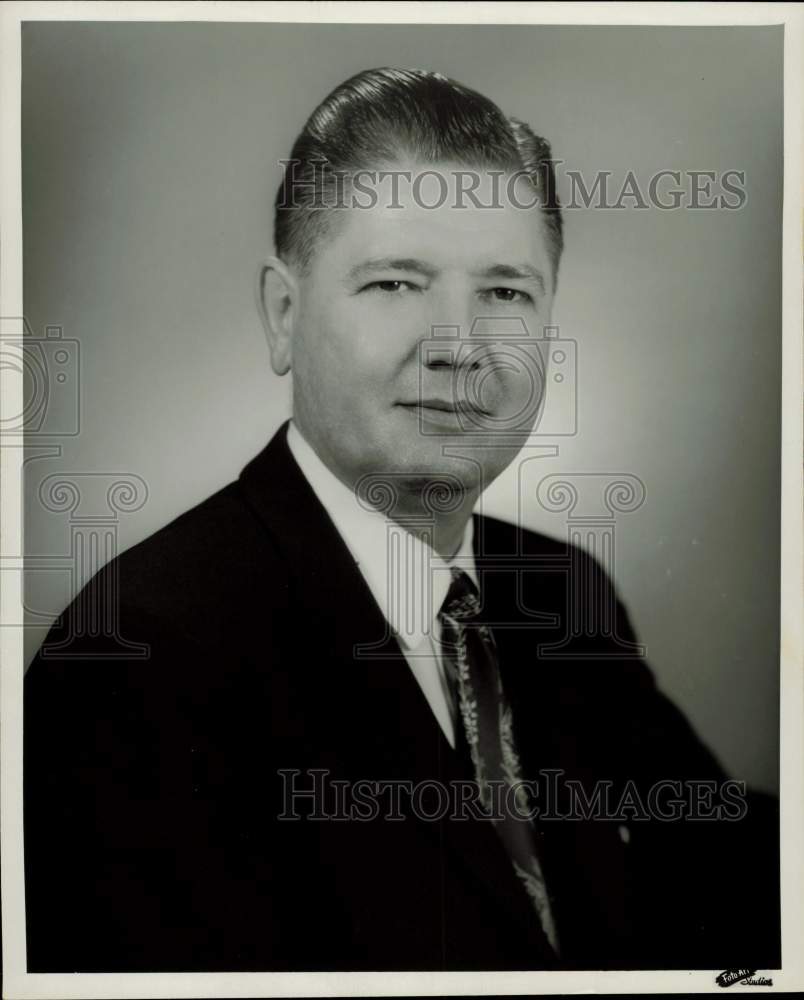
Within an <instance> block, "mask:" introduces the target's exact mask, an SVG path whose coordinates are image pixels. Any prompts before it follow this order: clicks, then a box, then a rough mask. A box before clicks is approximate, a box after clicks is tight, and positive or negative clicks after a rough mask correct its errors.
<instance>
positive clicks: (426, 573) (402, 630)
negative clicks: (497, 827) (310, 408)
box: [287, 420, 478, 747]
mask: <svg viewBox="0 0 804 1000" xmlns="http://www.w3.org/2000/svg"><path fill="white" fill-rule="evenodd" d="M287 441H288V447H289V448H290V451H291V454H292V455H293V457H294V458H295V460H296V462H297V463H298V465H299V468H300V469H301V471H302V473H303V474H304V477H305V479H306V480H307V481H308V483H309V484H310V486H311V487H312V490H313V492H314V493H315V495H316V496H317V497H318V499H319V501H320V502H321V504H322V506H323V507H324V509H325V510H326V512H327V513H328V514H329V516H330V518H331V520H332V522H333V524H334V525H335V527H336V528H337V530H338V533H339V534H340V536H341V538H343V540H344V542H345V543H346V545H347V547H348V549H349V551H350V552H351V554H352V557H353V559H354V561H355V563H356V564H357V566H358V568H359V569H360V572H361V573H362V574H363V578H364V579H365V581H366V583H367V584H368V587H369V590H370V591H371V593H372V595H373V597H374V600H375V601H376V602H377V605H378V606H379V608H380V611H381V612H382V614H383V615H384V617H385V619H386V621H387V622H388V624H389V625H390V627H391V629H392V630H393V633H394V635H395V637H396V638H397V640H398V641H399V645H400V647H401V649H402V652H403V653H404V655H405V658H406V659H407V661H408V664H409V665H410V669H411V671H412V672H413V676H414V677H415V678H416V680H417V682H418V684H419V686H420V687H421V689H422V692H423V693H424V696H425V698H426V699H427V702H428V704H429V705H430V708H431V709H432V711H433V715H435V717H436V719H437V720H438V724H439V725H440V726H441V729H442V731H443V733H444V735H445V737H446V738H447V740H448V741H449V743H450V745H451V746H453V747H454V746H455V719H454V717H453V712H454V710H455V709H454V706H453V704H452V697H451V695H450V691H449V686H448V684H447V680H446V676H445V673H444V667H443V664H442V662H441V657H440V655H439V653H438V640H439V638H440V634H441V623H440V621H439V619H438V613H439V611H440V610H441V606H442V604H443V603H444V599H445V598H446V596H447V591H448V590H449V585H450V582H451V574H450V569H451V567H452V566H457V567H459V568H460V569H462V570H464V571H465V572H466V573H468V574H469V576H470V577H471V579H472V580H473V581H474V583H475V585H477V584H478V578H477V571H476V568H475V558H474V552H473V549H472V537H473V525H472V519H471V518H470V519H469V521H468V522H467V525H466V531H465V532H464V536H463V541H462V543H461V546H460V548H459V549H458V551H457V552H456V554H455V555H454V556H453V558H452V559H451V560H450V561H449V562H447V561H445V560H444V559H442V558H441V556H439V555H438V553H437V552H436V551H435V550H434V549H433V548H431V546H429V545H428V544H427V543H426V542H424V541H422V540H421V539H420V538H418V537H417V536H415V535H413V534H412V533H411V532H409V531H406V530H405V529H404V528H403V527H401V526H400V525H398V524H397V523H396V522H394V521H392V520H391V519H390V518H388V517H386V516H385V515H384V514H382V513H381V512H380V511H378V510H375V509H372V508H369V509H367V508H366V507H365V506H363V505H362V504H361V503H360V502H358V500H357V498H356V497H355V494H354V493H353V492H352V491H351V490H350V489H349V488H348V487H347V486H345V485H344V484H343V483H342V482H341V481H340V479H338V477H337V476H336V475H335V474H334V473H333V472H331V471H330V470H329V469H328V468H327V466H326V465H325V464H324V463H323V462H322V461H321V459H320V458H319V457H318V455H316V453H315V452H314V451H313V449H312V447H311V446H310V445H309V444H308V443H307V441H306V440H305V439H304V437H302V434H301V432H300V431H299V429H298V428H297V427H296V424H295V423H294V422H293V421H292V420H291V422H290V426H289V427H288V436H287Z"/></svg>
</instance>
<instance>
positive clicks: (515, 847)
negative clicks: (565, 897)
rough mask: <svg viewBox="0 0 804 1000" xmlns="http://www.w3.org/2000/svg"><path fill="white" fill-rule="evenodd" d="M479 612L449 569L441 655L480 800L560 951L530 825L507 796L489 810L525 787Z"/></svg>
mask: <svg viewBox="0 0 804 1000" xmlns="http://www.w3.org/2000/svg"><path fill="white" fill-rule="evenodd" d="M479 612H480V601H479V597H478V592H477V588H476V587H475V585H474V584H473V583H472V581H471V579H470V578H469V577H468V576H467V575H466V573H464V572H463V571H462V570H459V569H455V568H453V569H452V584H451V586H450V589H449V593H448V594H447V597H446V599H445V601H444V605H443V607H442V609H441V614H440V619H441V643H442V657H443V662H444V667H445V669H446V672H447V675H448V677H449V679H450V682H451V685H452V687H453V691H454V692H455V696H456V701H457V705H458V711H459V715H460V718H461V719H462V720H463V727H464V734H465V737H466V742H467V744H468V747H469V752H470V754H471V758H472V764H473V766H474V771H475V779H476V780H477V784H478V789H479V793H480V801H481V803H482V804H483V806H484V808H485V809H486V812H488V813H490V814H493V815H492V823H493V824H494V827H495V829H496V830H497V833H498V834H499V836H500V839H501V840H502V842H503V845H504V846H505V848H506V850H507V851H508V854H509V856H510V858H511V861H512V862H513V865H514V870H515V871H516V874H517V875H518V876H519V878H520V879H521V880H522V882H523V884H524V887H525V889H526V891H527V893H528V895H529V897H530V899H531V902H532V903H533V906H534V908H535V910H536V913H537V915H538V917H539V921H540V922H541V926H542V930H543V931H544V933H545V936H546V937H547V940H548V941H549V942H550V944H551V945H552V947H553V949H554V951H556V953H558V950H559V948H558V934H557V932H556V926H555V921H554V919H553V913H552V907H551V904H550V897H549V895H548V892H547V886H546V884H545V880H544V875H543V873H542V866H541V863H540V861H539V856H538V848H537V841H536V835H535V831H534V829H533V827H532V826H531V824H530V822H529V821H527V820H525V819H522V818H518V817H517V816H513V815H511V812H510V810H509V808H506V807H505V803H506V801H510V796H507V795H500V799H499V802H500V803H501V804H502V808H500V807H499V806H498V808H497V809H496V811H495V810H494V808H493V796H492V789H493V788H494V786H496V787H497V789H498V790H499V789H503V790H507V787H508V786H511V785H513V786H515V793H516V795H517V796H520V794H521V795H524V789H523V788H522V787H521V785H517V782H520V781H521V780H522V778H521V771H520V764H519V758H518V756H517V753H516V749H515V747H514V742H513V731H512V720H511V709H510V706H509V705H508V704H507V702H506V700H505V695H504V693H503V689H502V680H501V678H500V670H499V666H498V662H497V651H496V647H495V644H494V637H493V636H492V634H491V631H490V630H489V628H488V626H486V625H483V624H481V623H480V622H478V621H476V619H477V616H478V614H479ZM517 801H518V802H519V803H520V805H522V806H523V809H522V814H524V813H525V811H526V810H527V802H526V801H523V799H522V798H518V800H517Z"/></svg>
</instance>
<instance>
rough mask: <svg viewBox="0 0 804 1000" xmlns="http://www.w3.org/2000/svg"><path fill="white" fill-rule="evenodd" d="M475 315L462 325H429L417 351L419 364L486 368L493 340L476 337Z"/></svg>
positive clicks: (473, 368)
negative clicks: (419, 359) (419, 356)
mask: <svg viewBox="0 0 804 1000" xmlns="http://www.w3.org/2000/svg"><path fill="white" fill-rule="evenodd" d="M476 327H477V323H476V319H475V317H474V316H471V317H467V318H466V319H465V320H464V322H463V323H460V324H459V323H435V322H434V323H431V324H430V326H429V328H428V329H427V330H426V331H425V336H424V338H423V340H422V342H421V345H420V349H421V355H422V363H423V364H424V365H425V366H426V367H427V368H430V369H437V368H453V369H459V368H460V369H470V370H476V369H479V368H482V367H485V366H486V365H487V364H488V363H489V359H490V358H491V356H492V354H493V346H494V344H493V341H492V340H490V339H489V338H488V337H485V338H484V337H482V336H478V335H477V330H476Z"/></svg>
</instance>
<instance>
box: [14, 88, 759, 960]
mask: <svg viewBox="0 0 804 1000" xmlns="http://www.w3.org/2000/svg"><path fill="white" fill-rule="evenodd" d="M275 241H276V250H277V253H276V256H275V257H271V258H269V259H268V260H267V261H266V263H265V264H264V266H263V267H262V268H261V270H260V278H259V283H258V292H259V295H258V298H259V303H260V309H261V312H262V316H263V320H264V322H265V327H266V331H267V335H268V340H269V345H270V350H271V363H272V366H273V368H274V371H275V372H277V373H278V374H285V373H287V372H290V373H291V375H292V379H293V419H292V421H291V422H290V423H289V425H286V426H283V427H282V428H281V429H280V430H279V431H278V432H277V434H276V435H275V437H274V438H273V439H272V440H271V442H270V443H269V444H268V446H267V447H266V449H265V450H264V451H263V452H262V453H261V454H260V455H258V456H257V457H256V458H255V459H254V460H253V461H252V462H250V463H249V465H248V466H247V467H246V468H245V469H244V470H243V472H242V474H241V476H240V477H239V479H238V480H237V482H235V483H232V484H230V485H229V486H227V487H225V488H224V489H222V490H221V491H220V492H218V493H217V494H215V495H214V496H212V497H211V498H209V499H208V500H206V501H204V502H203V503H202V504H200V505H199V506H198V507H196V508H194V509H193V510H191V511H189V512H187V513H186V514H184V515H183V516H181V517H179V518H178V519H177V520H175V521H174V522H172V523H171V524H169V525H168V526H166V527H165V528H163V529H162V530H161V531H159V532H158V533H157V534H156V535H154V536H153V537H152V538H150V539H147V540H146V541H145V542H143V543H141V544H139V545H137V546H135V547H134V548H132V549H131V550H129V551H128V552H126V553H124V554H123V555H122V556H121V557H119V558H117V559H115V560H113V561H112V563H110V564H109V565H108V566H107V567H105V569H104V570H103V571H101V573H99V574H98V575H97V576H96V577H95V579H94V580H93V581H92V582H91V583H90V584H89V585H88V586H87V588H85V590H84V591H83V592H82V593H81V594H80V595H79V596H78V598H77V599H76V600H75V601H74V602H73V604H72V605H71V606H70V608H68V610H67V612H66V613H65V615H63V616H62V618H61V620H60V622H59V623H57V625H56V626H55V627H54V629H53V631H52V632H51V634H50V635H49V637H48V640H47V641H46V643H45V644H44V645H43V647H42V650H41V651H40V653H39V655H38V657H37V659H36V661H35V662H34V664H33V665H32V667H31V668H30V671H29V673H28V676H27V680H26V725H25V732H26V746H25V782H26V811H25V827H26V879H27V920H28V928H27V929H28V959H29V966H28V967H29V971H71V970H75V971H98V972H100V971H157V970H165V971H189V970H226V971H233V970H315V969H320V970H327V969H342V970H357V969H374V970H398V969H433V970H437V969H555V968H576V969H581V968H671V967H680V968H684V967H696V966H697V967H710V968H719V967H726V966H727V965H730V964H733V965H740V966H741V967H742V966H746V965H750V966H751V967H757V968H765V967H772V966H774V965H776V964H778V950H777V949H778V924H777V923H776V924H775V922H778V915H777V914H776V913H775V909H774V907H775V899H774V893H775V892H776V891H777V890H778V874H777V875H774V849H775V847H774V844H773V837H772V832H771V834H768V833H767V831H768V829H772V822H770V823H769V822H768V821H767V818H766V817H765V816H764V813H765V812H770V811H771V810H769V809H768V807H767V805H765V804H763V803H760V802H758V801H756V800H753V799H752V800H750V801H749V803H748V808H747V811H746V810H745V809H740V808H738V809H737V810H736V811H734V810H732V811H729V810H727V809H721V810H720V811H719V812H718V810H717V809H713V808H712V801H711V800H712V795H713V790H717V789H720V788H721V786H722V785H723V783H724V782H725V775H724V774H723V773H722V771H721V769H720V767H719V765H718V764H717V763H716V761H715V760H714V759H713V758H712V756H711V754H710V753H709V752H708V751H707V750H706V748H705V747H704V746H703V745H702V744H701V743H700V742H699V741H698V739H697V738H696V736H695V735H694V734H693V733H692V732H691V730H690V728H689V727H688V725H687V724H686V722H685V721H684V719H683V718H682V717H681V715H680V714H679V713H678V711H677V710H676V709H675V708H674V707H673V706H672V705H671V704H670V703H669V702H668V701H667V700H666V699H665V698H664V697H663V696H662V695H661V694H660V693H659V692H658V691H657V689H656V687H655V684H654V681H653V679H652V676H651V674H650V673H649V671H648V669H647V667H646V666H645V665H644V663H642V661H641V660H640V659H638V658H637V657H636V656H635V655H634V649H635V640H634V637H633V633H632V632H631V629H630V626H629V623H628V620H627V616H626V615H625V612H624V611H623V609H622V607H621V606H620V605H619V604H618V602H617V600H616V597H615V596H614V593H613V590H612V587H611V584H610V582H609V581H608V580H607V579H606V577H605V575H604V574H603V572H602V571H601V570H600V568H599V567H598V566H597V564H596V563H594V561H593V560H592V559H591V558H589V557H586V556H584V555H583V554H581V553H577V552H570V551H569V550H568V548H567V546H566V545H564V544H560V543H558V542H555V541H552V540H550V539H547V538H544V537H542V536H539V535H535V534H533V533H529V532H524V531H522V530H520V529H518V528H517V527H515V526H512V525H507V524H504V523H502V522H500V521H496V520H494V519H490V518H486V517H479V516H477V515H474V514H473V511H474V508H475V506H476V503H477V501H478V498H479V496H480V494H481V493H482V491H483V490H484V489H485V488H486V487H487V486H488V485H489V483H490V482H492V481H493V480H494V478H495V477H496V476H498V475H499V474H500V473H501V472H502V471H503V469H504V468H506V466H508V465H509V464H510V463H511V462H512V461H513V460H514V458H515V457H516V455H517V453H518V452H519V450H520V449H521V448H522V446H523V445H524V443H525V442H526V441H527V439H528V436H529V435H530V434H531V432H532V429H533V427H534V425H535V423H536V421H537V420H538V419H539V415H540V407H541V405H542V397H543V385H544V375H545V369H544V363H545V358H544V354H543V351H542V350H541V348H542V347H543V343H541V342H540V340H539V334H540V331H542V330H543V329H544V327H545V326H548V325H549V324H550V317H551V308H552V301H553V295H554V292H555V288H556V281H557V273H558V264H559V259H560V255H561V250H562V224H561V215H560V210H559V207H558V204H557V201H556V199H555V195H554V178H553V172H552V166H551V163H550V150H549V147H548V145H547V144H546V143H545V142H544V141H543V140H541V139H539V138H538V137H537V136H536V135H534V133H533V132H532V131H531V130H530V128H529V127H528V126H526V125H524V124H523V123H521V122H518V121H515V120H508V119H506V118H505V117H504V116H503V115H502V113H501V112H500V111H499V109H498V108H497V107H496V106H495V105H494V104H492V103H491V102H490V101H489V100H487V99H486V98H484V97H482V96H481V95H479V94H476V93H474V92H473V91H470V90H468V89H467V88H465V87H463V86H461V85H459V84H457V83H455V82H454V81H450V80H447V79H445V78H444V77H442V76H440V75H438V74H434V73H425V72H419V71H401V70H375V71H368V72H365V73H361V74H359V75H358V76H357V77H354V78H353V79H351V80H349V81H347V82H346V83H344V84H342V85H341V86H340V87H338V88H337V89H336V90H335V91H334V92H333V93H332V94H330V95H329V97H328V98H326V100H325V101H324V102H323V103H322V104H321V105H320V106H319V107H318V108H317V109H316V111H315V112H314V113H313V115H312V116H311V118H310V119H309V121H308V122H307V124H306V125H305V127H304V129H303V131H302V133H301V135H300V137H299V139H298V140H297V142H296V144H295V146H294V149H293V151H292V154H291V159H290V161H288V163H287V164H286V169H285V175H284V179H283V183H282V185H281V188H280V191H279V193H278V195H277V204H276V226H275ZM512 331H514V333H515V334H516V336H513V335H512ZM534 386H535V387H536V390H535V389H534ZM568 556H569V558H568ZM581 581H583V588H582V587H581ZM579 594H581V597H580V598H579V596H578V595H579ZM579 600H580V601H581V602H582V603H583V608H582V610H585V611H591V612H592V613H591V614H589V615H588V616H587V617H588V620H590V621H597V622H598V626H597V628H595V629H593V630H592V631H590V632H588V633H587V634H586V635H584V636H581V637H580V644H579V643H577V642H576V643H575V644H572V643H570V644H569V645H568V646H566V648H565V649H564V651H563V654H562V655H554V654H555V648H556V646H557V645H560V644H561V641H562V639H563V638H565V637H566V635H567V622H568V620H569V617H570V616H571V614H573V613H574V612H576V611H577V610H578V607H579V605H578V602H579ZM573 602H574V603H573ZM590 602H591V604H592V605H594V606H592V607H589V605H590ZM598 611H600V612H601V614H597V612H598ZM93 615H94V616H100V617H96V618H95V619H94V620H95V621H96V622H103V621H109V620H110V616H112V618H111V620H112V621H113V623H114V628H112V629H111V630H110V629H104V628H102V627H95V628H87V627H86V622H87V620H88V617H89V618H90V619H92V616H93ZM138 643H139V644H144V645H145V646H147V652H148V655H147V657H140V658H137V657H136V656H135V655H134V652H133V650H134V649H135V648H136V644H138ZM126 644H128V645H126ZM551 648H552V649H553V655H551ZM121 649H128V650H129V654H128V655H127V656H121V655H120V651H121ZM660 786H661V788H662V789H663V790H664V792H665V793H666V792H667V790H668V788H669V789H670V791H671V792H672V793H673V795H675V797H676V799H678V800H679V801H682V802H683V800H684V796H685V795H686V794H687V789H688V787H693V786H694V787H695V788H698V789H701V788H703V789H704V790H705V791H706V790H708V792H709V802H708V805H709V811H708V816H703V815H702V811H701V810H700V809H699V810H698V812H697V813H696V812H695V809H692V810H691V812H690V816H684V817H683V818H682V819H681V820H679V819H678V815H677V813H676V814H673V815H671V814H668V812H667V800H666V798H665V799H662V803H661V808H660V803H659V799H658V798H657V797H656V796H655V795H654V792H655V791H656V789H657V788H659V787H660ZM456 790H457V796H456V795H455V794H454V793H455V792H456ZM602 790H605V791H606V794H607V796H609V793H612V794H611V796H610V797H611V799H612V801H613V802H616V803H620V808H619V811H616V810H615V813H611V812H610V811H606V810H604V811H603V812H602V813H601V812H600V810H598V809H597V808H596V806H595V802H596V801H597V796H599V795H600V793H601V791H602ZM467 792H468V794H467ZM510 793H513V794H510ZM548 793H551V794H552V795H553V800H552V802H551V803H550V804H548V805H546V801H545V796H547V795H548ZM581 793H582V794H581ZM652 795H653V798H652V797H651V796H652ZM444 796H446V797H447V798H448V800H449V806H448V808H447V809H446V810H444V809H442V808H441V804H442V798H443V797H444ZM671 797H672V796H671ZM644 802H651V803H652V804H653V811H652V812H651V811H649V810H647V811H646V809H645V808H644V805H643V803H644ZM579 803H580V805H579ZM623 803H625V805H623ZM676 805H678V802H676ZM693 805H694V804H693ZM698 805H700V802H699V803H698ZM721 805H723V803H721ZM693 814H694V815H693ZM713 815H719V816H720V821H719V822H717V821H715V820H713V819H712V816H713ZM674 816H675V818H674ZM690 817H692V818H690ZM747 878H748V880H749V881H750V882H751V886H752V887H751V889H750V890H749V891H748V892H747V891H746V879H747ZM774 880H775V881H776V884H775V885H774ZM752 963H753V965H752Z"/></svg>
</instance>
